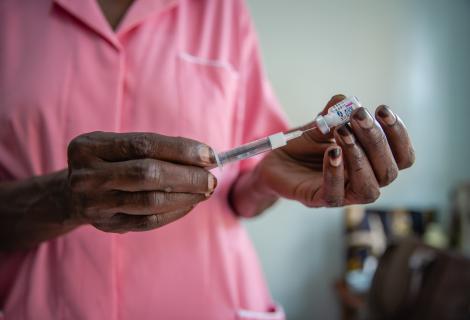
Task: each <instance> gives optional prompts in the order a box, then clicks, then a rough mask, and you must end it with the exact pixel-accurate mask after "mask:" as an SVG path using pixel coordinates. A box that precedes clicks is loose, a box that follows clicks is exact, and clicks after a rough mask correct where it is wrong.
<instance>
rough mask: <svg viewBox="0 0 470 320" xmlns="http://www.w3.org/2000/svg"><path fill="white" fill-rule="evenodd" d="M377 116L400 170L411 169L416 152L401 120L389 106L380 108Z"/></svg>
mask: <svg viewBox="0 0 470 320" xmlns="http://www.w3.org/2000/svg"><path fill="white" fill-rule="evenodd" d="M375 116H376V118H377V120H378V121H379V123H380V125H381V126H382V128H383V130H384V132H385V135H386V136H387V139H388V142H389V144H390V148H391V149H392V152H393V155H394V157H395V161H396V163H397V165H398V168H400V169H406V168H408V167H411V166H412V165H413V163H414V162H415V152H414V148H413V145H412V143H411V139H410V136H409V135H408V131H407V130H406V127H405V125H404V124H403V122H402V121H401V119H400V118H399V117H398V116H397V115H396V114H395V113H393V111H392V110H390V108H388V107H387V106H380V107H378V108H377V110H376V115H375Z"/></svg>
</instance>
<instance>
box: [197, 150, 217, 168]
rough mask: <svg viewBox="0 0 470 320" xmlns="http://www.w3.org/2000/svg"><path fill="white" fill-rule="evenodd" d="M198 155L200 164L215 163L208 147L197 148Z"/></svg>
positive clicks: (212, 153)
mask: <svg viewBox="0 0 470 320" xmlns="http://www.w3.org/2000/svg"><path fill="white" fill-rule="evenodd" d="M198 153H199V158H200V159H201V161H202V162H205V163H207V164H214V163H215V157H214V152H213V151H212V149H211V148H209V147H208V146H206V145H201V146H199V150H198Z"/></svg>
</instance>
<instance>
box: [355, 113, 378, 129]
mask: <svg viewBox="0 0 470 320" xmlns="http://www.w3.org/2000/svg"><path fill="white" fill-rule="evenodd" d="M353 118H354V120H356V121H357V123H358V124H359V126H360V127H361V128H362V129H370V128H372V126H373V125H374V119H373V118H372V116H371V115H370V113H369V111H367V109H365V108H359V109H357V111H356V112H355V113H354V115H353Z"/></svg>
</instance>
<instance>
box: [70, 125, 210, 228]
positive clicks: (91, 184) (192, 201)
mask: <svg viewBox="0 0 470 320" xmlns="http://www.w3.org/2000/svg"><path fill="white" fill-rule="evenodd" d="M214 161H215V160H214V157H213V153H212V151H211V149H210V148H209V147H208V146H206V145H204V144H202V143H199V142H196V141H193V140H190V139H185V138H172V137H167V136H162V135H158V134H151V133H123V134H119V133H105V132H93V133H89V134H84V135H81V136H78V137H77V138H75V139H74V140H72V142H71V143H70V145H69V147H68V163H69V174H68V182H69V186H70V195H71V196H70V199H71V200H70V203H71V208H72V209H71V211H72V219H74V220H76V221H80V222H81V223H89V224H92V225H93V226H95V227H96V228H98V229H100V230H102V231H107V232H118V233H122V232H127V231H144V230H150V229H154V228H158V227H161V226H163V225H165V224H168V223H170V222H172V221H175V220H177V219H179V218H181V217H183V216H184V215H186V214H187V213H188V212H189V211H191V209H192V208H194V206H196V205H197V204H198V203H199V202H201V201H204V200H206V199H207V198H209V197H210V195H211V194H212V192H213V191H214V189H215V187H216V185H217V181H216V178H215V177H214V176H213V175H212V174H211V173H209V172H208V171H207V170H205V169H204V168H205V167H210V166H211V165H213V164H214Z"/></svg>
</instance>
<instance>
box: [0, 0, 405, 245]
mask: <svg viewBox="0 0 470 320" xmlns="http://www.w3.org/2000/svg"><path fill="white" fill-rule="evenodd" d="M130 2H131V1H128V0H127V1H99V4H100V5H101V7H102V9H103V12H104V15H105V17H106V18H107V19H108V21H109V22H110V24H111V25H112V26H113V28H115V27H116V26H117V25H118V24H119V21H120V19H121V18H122V17H123V16H124V14H125V12H126V10H127V8H128V7H129V5H130ZM113 6H114V7H113ZM110 7H112V9H110ZM343 98H344V96H335V97H333V98H332V99H331V100H330V102H329V103H328V105H327V107H329V106H331V105H333V104H335V103H336V102H338V101H340V100H342V99H343ZM364 110H365V109H363V108H361V109H359V110H356V111H355V112H354V114H353V119H352V120H351V127H350V128H347V127H342V128H338V129H336V130H335V132H334V134H333V135H331V136H329V137H324V136H322V135H321V133H319V132H315V131H313V132H310V133H309V134H305V135H303V136H302V137H301V138H299V139H297V140H295V141H292V142H291V143H290V144H289V145H288V146H286V147H284V148H282V149H278V150H276V151H274V152H271V153H270V154H268V155H267V156H266V157H265V158H264V159H263V160H262V161H261V162H260V163H259V164H258V166H257V167H256V168H255V169H254V170H252V171H249V172H245V173H244V174H242V175H241V176H240V177H239V178H238V180H237V181H236V182H235V183H234V185H233V187H232V190H231V192H230V199H229V201H230V202H231V203H232V204H233V209H234V211H235V212H236V213H238V214H240V215H243V216H245V217H251V216H255V215H257V214H260V213H261V212H262V211H264V210H265V209H266V208H268V207H269V206H271V205H272V204H273V203H274V202H275V201H276V200H277V199H278V198H279V197H286V198H289V199H293V200H297V201H300V202H302V203H303V204H305V205H307V206H309V207H322V206H341V205H346V204H356V203H369V202H372V201H374V200H375V199H376V198H377V197H378V195H379V192H380V191H379V189H380V187H381V186H385V185H387V184H389V183H391V182H392V181H393V180H394V179H395V178H396V176H397V174H398V170H399V169H404V168H407V167H409V166H410V165H412V163H413V162H414V152H413V148H412V146H411V142H410V139H409V136H408V134H407V131H406V128H405V127H404V125H403V123H402V122H401V120H400V119H399V118H398V117H397V116H396V115H395V114H394V113H393V112H392V111H391V110H390V109H388V108H386V107H379V108H378V110H377V112H376V118H377V121H374V120H373V118H372V120H371V118H370V117H368V116H367V113H366V114H364ZM306 126H307V127H308V125H306ZM344 130H348V131H346V133H345V134H341V132H343V133H344ZM214 165H215V161H214V155H213V153H212V150H211V149H210V147H209V146H207V145H205V144H203V143H200V142H197V141H194V140H190V139H185V138H178V137H167V136H162V135H158V134H154V133H105V132H92V133H86V134H83V135H81V136H78V137H77V138H75V139H74V140H72V141H71V142H70V144H69V146H68V168H66V169H64V170H61V171H58V172H55V173H51V174H48V175H43V176H37V177H32V178H30V179H25V180H19V181H12V182H3V183H0V215H1V219H2V223H1V224H0V249H1V250H18V249H23V248H30V247H33V246H35V245H37V244H39V243H41V242H43V241H47V240H50V239H53V238H55V237H57V236H60V235H62V234H65V233H67V232H70V231H71V230H73V229H75V228H76V227H78V226H81V225H89V224H91V225H93V226H95V227H96V228H98V229H100V230H102V231H104V232H116V233H123V232H128V231H146V230H151V229H155V228H159V227H162V226H164V225H166V224H168V223H170V222H172V221H175V220H177V219H180V218H182V217H184V216H185V215H186V214H187V213H188V212H190V211H191V210H192V209H193V208H194V207H195V206H196V205H197V204H198V203H200V202H201V201H205V200H207V199H208V198H210V196H211V194H212V193H213V191H214V189H215V188H216V185H217V181H216V179H215V177H214V176H213V175H212V174H211V173H210V172H209V171H208V170H207V169H208V168H210V167H213V166H214Z"/></svg>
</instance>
